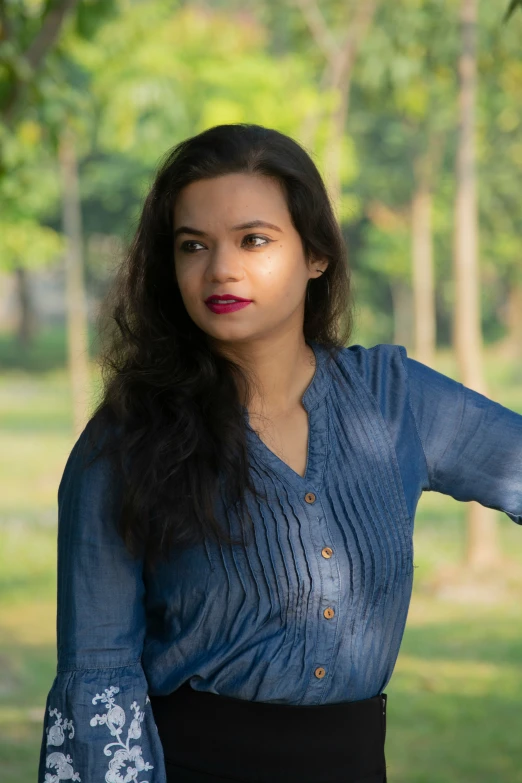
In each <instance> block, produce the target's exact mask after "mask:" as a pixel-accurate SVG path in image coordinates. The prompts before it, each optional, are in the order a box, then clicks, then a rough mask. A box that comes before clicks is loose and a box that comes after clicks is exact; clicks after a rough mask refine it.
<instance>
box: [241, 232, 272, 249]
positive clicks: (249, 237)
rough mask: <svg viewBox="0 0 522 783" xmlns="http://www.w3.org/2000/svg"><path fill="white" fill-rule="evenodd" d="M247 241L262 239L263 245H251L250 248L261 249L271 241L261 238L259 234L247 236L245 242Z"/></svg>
mask: <svg viewBox="0 0 522 783" xmlns="http://www.w3.org/2000/svg"><path fill="white" fill-rule="evenodd" d="M247 239H262V240H263V243H262V244H261V245H251V247H262V246H263V244H264V245H268V243H269V242H270V241H271V240H270V239H268V237H263V236H261V235H260V234H248V235H247V236H246V237H245V241H246V240H247Z"/></svg>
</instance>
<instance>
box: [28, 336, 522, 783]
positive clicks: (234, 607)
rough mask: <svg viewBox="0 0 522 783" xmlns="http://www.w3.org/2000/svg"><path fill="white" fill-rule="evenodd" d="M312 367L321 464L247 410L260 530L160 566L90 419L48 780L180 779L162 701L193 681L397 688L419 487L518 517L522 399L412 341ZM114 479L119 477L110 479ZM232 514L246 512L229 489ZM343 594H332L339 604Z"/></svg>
mask: <svg viewBox="0 0 522 783" xmlns="http://www.w3.org/2000/svg"><path fill="white" fill-rule="evenodd" d="M310 344H311V346H312V348H313V350H314V352H315V355H316V359H317V365H316V371H315V375H314V377H313V379H312V382H311V383H310V385H309V386H308V388H307V390H306V391H305V393H304V396H303V405H304V407H305V408H306V410H307V412H308V417H309V443H308V459H307V465H306V473H305V475H304V477H302V476H300V475H298V474H297V473H296V472H295V471H294V470H292V468H290V467H289V466H288V465H287V464H286V463H284V462H283V461H282V460H281V459H279V457H277V456H276V455H275V454H274V453H273V452H272V451H271V450H270V449H269V448H268V447H267V446H266V445H265V444H264V443H263V442H262V440H261V439H260V438H259V436H258V435H257V434H256V433H255V431H254V430H253V429H252V428H251V427H250V423H249V419H248V413H247V412H246V409H244V412H245V422H246V425H247V437H248V443H249V454H250V459H251V470H252V476H253V479H254V482H255V483H256V486H260V487H261V488H263V489H264V490H265V491H266V492H267V496H268V502H267V501H257V500H255V501H254V500H253V499H252V496H249V497H248V502H249V508H250V510H251V512H252V515H253V518H254V521H255V544H254V545H252V544H251V545H250V546H248V547H246V548H241V547H238V546H234V547H230V546H224V545H223V546H221V545H218V544H216V543H211V542H204V543H202V544H201V545H199V544H198V545H194V546H192V547H190V548H189V549H186V550H183V551H178V550H175V551H174V552H173V554H172V557H171V559H170V562H169V563H168V564H165V565H163V566H161V568H160V569H159V570H158V572H157V573H156V574H155V575H154V577H152V575H151V574H150V573H148V572H147V570H146V569H144V568H143V564H142V562H141V561H139V560H134V559H132V558H131V557H130V555H129V554H128V553H127V551H126V549H125V547H124V544H123V542H122V541H121V540H120V538H119V536H118V534H117V533H116V532H115V529H114V526H113V524H112V522H113V519H112V516H111V515H112V514H113V511H112V509H113V506H114V504H110V503H109V500H110V499H111V497H113V496H114V492H115V488H116V487H117V477H115V476H114V475H112V473H111V470H110V469H109V467H108V465H107V463H106V462H105V461H104V460H98V461H96V462H94V463H93V465H92V466H90V467H88V468H83V466H82V457H83V455H84V453H85V451H86V435H87V430H88V426H89V425H87V427H86V428H85V430H84V431H83V433H82V434H81V435H80V437H79V439H78V440H77V442H76V444H75V445H74V447H73V449H72V452H71V454H70V456H69V458H68V460H67V464H66V466H65V470H64V473H63V477H62V480H61V482H60V486H59V489H58V507H59V515H58V617H57V637H58V665H57V672H56V677H55V679H54V681H53V683H52V686H51V689H50V691H49V694H48V697H47V703H46V710H45V725H44V731H43V738H42V745H41V755H40V765H39V777H38V780H39V783H40V782H41V783H43V782H44V781H46V782H47V783H57V782H58V781H60V780H77V781H83V783H95V782H96V781H102V780H105V781H106V782H107V783H121V781H123V780H129V781H130V780H134V781H136V782H137V783H145V782H147V783H166V775H165V765H164V757H163V748H162V746H161V743H160V740H159V736H158V733H157V729H156V725H155V723H154V718H153V714H152V710H151V705H150V701H149V694H150V695H154V694H156V695H162V694H168V693H170V692H172V691H173V690H175V689H176V688H178V686H180V685H181V684H182V683H183V682H185V681H186V680H188V679H189V680H190V682H191V685H192V687H194V688H195V689H196V690H203V691H211V692H213V693H218V694H224V695H226V696H233V697H236V698H240V699H248V700H252V701H268V702H275V703H281V704H296V705H313V704H329V703H332V702H340V701H356V700H360V699H367V698H370V697H372V696H375V695H376V694H378V693H380V692H382V691H383V689H384V688H385V687H386V685H387V683H388V682H389V680H390V677H391V675H392V672H393V668H394V665H395V661H396V658H397V655H398V652H399V647H400V644H401V639H402V636H403V631H404V626H405V622H406V616H407V613H408V606H409V602H410V596H411V587H412V579H413V548H412V533H413V522H414V516H415V509H416V506H417V502H418V500H419V497H420V495H421V493H422V492H423V491H436V492H442V493H445V494H447V495H452V496H453V497H454V498H456V499H457V500H461V501H468V500H476V501H478V502H479V503H481V504H482V505H484V506H489V507H491V508H495V509H499V510H501V511H503V512H505V513H506V514H507V515H508V516H509V517H510V518H511V519H512V520H513V521H514V522H516V523H518V524H522V416H520V415H518V414H517V413H515V412H514V411H511V410H510V409H508V408H505V407H503V406H502V405H499V404H498V403H496V402H494V401H492V400H490V399H488V398H487V397H485V396H483V395H481V394H478V393H477V392H475V391H472V390H471V389H469V388H467V387H465V386H463V385H462V384H460V383H458V382H457V381H454V380H452V379H451V378H449V377H447V376H445V375H442V374H440V373H438V372H436V371H435V370H432V369H430V368H429V367H427V366H426V365H423V364H421V363H419V362H417V361H415V360H413V359H411V358H409V357H408V356H407V354H406V350H405V348H404V347H403V346H397V345H389V344H381V345H376V346H374V347H373V348H370V349H368V348H364V347H363V346H360V345H352V346H351V347H349V348H344V349H343V350H342V351H341V353H340V354H339V357H338V359H337V360H336V361H334V362H330V360H329V357H328V354H327V353H326V350H325V349H324V347H322V346H320V345H319V344H317V343H315V342H312V343H310ZM111 493H112V495H111ZM216 513H217V514H218V519H220V520H221V521H222V523H223V524H226V525H227V526H229V527H230V529H231V530H232V533H233V534H237V533H239V531H240V526H239V519H238V517H237V514H236V513H235V508H234V507H229V508H227V507H225V505H224V503H223V502H222V500H221V498H218V500H217V509H216ZM326 610H328V611H326Z"/></svg>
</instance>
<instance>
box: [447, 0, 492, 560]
mask: <svg viewBox="0 0 522 783" xmlns="http://www.w3.org/2000/svg"><path fill="white" fill-rule="evenodd" d="M460 27H461V53H460V56H459V62H458V74H459V116H460V127H459V133H458V143H457V159H456V198H455V235H454V274H455V314H454V326H453V329H454V331H453V339H454V344H455V349H456V354H457V361H458V366H459V369H460V374H461V380H462V383H463V384H464V385H465V386H469V387H470V388H472V389H474V390H475V391H478V392H480V393H482V394H486V384H485V380H484V373H483V366H482V334H481V322H480V277H479V267H478V220H477V199H476V173H475V138H474V133H475V100H476V98H475V93H476V56H477V55H476V36H477V0H461V7H460ZM466 511H467V520H466V521H467V541H466V555H465V557H466V565H467V566H468V567H469V568H471V569H483V568H485V567H494V566H495V565H497V564H498V563H499V561H500V552H499V544H498V532H497V527H496V523H495V512H494V511H493V510H492V509H488V508H485V507H484V506H481V505H480V504H478V503H476V502H472V503H469V504H468V506H467V509H466Z"/></svg>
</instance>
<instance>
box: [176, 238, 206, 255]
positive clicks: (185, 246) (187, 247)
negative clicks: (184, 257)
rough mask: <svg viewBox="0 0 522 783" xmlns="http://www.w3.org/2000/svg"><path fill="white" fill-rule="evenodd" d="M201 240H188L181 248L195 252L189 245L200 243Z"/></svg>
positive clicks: (187, 251) (188, 251)
mask: <svg viewBox="0 0 522 783" xmlns="http://www.w3.org/2000/svg"><path fill="white" fill-rule="evenodd" d="M200 244H201V242H196V241H195V240H193V239H192V240H189V241H188V242H183V244H182V245H181V247H180V250H183V251H185V252H186V253H194V252H195V251H194V250H193V249H191V247H189V246H190V245H200Z"/></svg>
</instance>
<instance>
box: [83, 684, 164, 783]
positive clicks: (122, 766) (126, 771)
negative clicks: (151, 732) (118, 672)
mask: <svg viewBox="0 0 522 783" xmlns="http://www.w3.org/2000/svg"><path fill="white" fill-rule="evenodd" d="M119 690H120V689H119V688H117V687H115V686H114V685H112V686H111V687H110V688H105V691H104V692H103V693H102V694H99V693H97V694H96V696H95V697H94V698H93V700H92V703H93V704H96V702H97V701H98V700H99V701H101V702H102V703H103V704H105V705H106V707H107V712H106V713H104V714H103V715H98V714H96V715H95V716H94V718H91V726H97V725H100V726H101V725H102V724H103V725H105V726H107V727H108V729H109V731H110V733H111V734H112V736H113V737H117V738H118V740H117V742H109V744H108V745H106V746H105V747H104V749H103V752H104V754H105V755H106V756H111V755H112V750H111V748H112V747H113V746H114V745H116V746H118V750H116V751H115V753H114V757H113V758H112V759H111V760H110V761H109V771H108V772H107V773H106V775H105V781H106V783H130V782H131V781H133V783H147V781H146V780H140V781H138V775H139V773H140V772H143V771H144V770H149V769H154V767H153V765H152V764H149V762H148V761H147V762H145V761H143V757H142V755H141V754H142V750H141V746H140V745H134V746H133V747H131V745H130V741H131V739H139V737H141V723H142V721H143V719H144V717H145V713H144V712H141V711H140V708H139V705H138V703H137V702H136V701H133V702H132V704H131V706H130V708H131V710H133V712H134V718H133V719H132V721H131V723H130V726H129V728H128V729H127V741H126V742H123V740H122V738H121V736H120V735H121V733H122V731H123V726H124V724H125V711H124V710H123V709H122V708H121V707H120V706H119V705H118V704H116V702H115V699H114V696H115V694H116V693H118V692H119ZM149 701H150V699H149V697H148V695H147V698H146V700H145V703H147V702H149ZM128 762H130V763H131V765H134V766H129V765H128Z"/></svg>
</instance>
